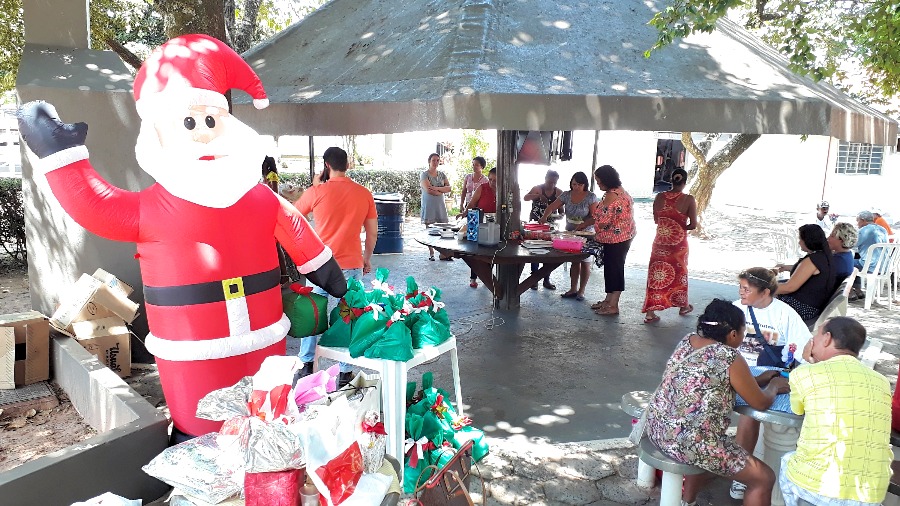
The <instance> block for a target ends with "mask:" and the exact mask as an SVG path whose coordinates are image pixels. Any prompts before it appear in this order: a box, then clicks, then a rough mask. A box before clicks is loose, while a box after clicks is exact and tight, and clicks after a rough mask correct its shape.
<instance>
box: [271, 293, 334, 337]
mask: <svg viewBox="0 0 900 506" xmlns="http://www.w3.org/2000/svg"><path fill="white" fill-rule="evenodd" d="M281 303H282V306H283V307H284V314H285V315H287V317H288V319H289V320H290V321H291V330H289V331H288V334H290V335H291V336H292V337H308V336H316V335H319V334H321V333H322V332H325V331H326V330H328V298H327V297H324V296H322V295H319V294H317V293H313V289H312V287H311V286H303V285H301V284H300V283H292V284H291V286H290V287H289V288H288V289H285V290H282V292H281Z"/></svg>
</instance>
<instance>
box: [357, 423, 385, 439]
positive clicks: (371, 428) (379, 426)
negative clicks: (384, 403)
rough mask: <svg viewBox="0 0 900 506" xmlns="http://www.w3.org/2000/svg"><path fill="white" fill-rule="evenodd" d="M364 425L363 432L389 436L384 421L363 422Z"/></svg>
mask: <svg viewBox="0 0 900 506" xmlns="http://www.w3.org/2000/svg"><path fill="white" fill-rule="evenodd" d="M362 426H363V432H367V433H370V434H380V435H382V436H387V432H385V431H384V422H376V423H368V422H363V424H362Z"/></svg>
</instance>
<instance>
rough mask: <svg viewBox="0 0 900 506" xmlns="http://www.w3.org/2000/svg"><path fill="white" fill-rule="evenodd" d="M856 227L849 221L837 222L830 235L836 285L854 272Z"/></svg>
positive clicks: (829, 241) (829, 243) (829, 240)
mask: <svg viewBox="0 0 900 506" xmlns="http://www.w3.org/2000/svg"><path fill="white" fill-rule="evenodd" d="M857 237H858V235H857V233H856V227H854V226H853V225H851V224H849V223H845V222H840V223H835V225H834V228H833V229H832V230H831V235H829V236H828V246H829V247H830V248H831V253H832V257H833V258H834V273H835V280H834V281H835V285H840V284H841V283H843V282H844V280H845V279H847V276H849V275H850V274H852V273H853V251H852V249H853V247H854V246H856V239H857Z"/></svg>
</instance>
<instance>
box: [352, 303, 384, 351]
mask: <svg viewBox="0 0 900 506" xmlns="http://www.w3.org/2000/svg"><path fill="white" fill-rule="evenodd" d="M351 311H353V312H354V314H356V315H357V317H356V320H354V321H353V325H352V327H351V328H350V346H349V349H350V356H351V357H353V358H356V357H361V356H363V355H364V354H365V352H366V350H367V349H369V347H370V346H372V345H373V344H375V343H376V342H377V341H378V340H379V339H381V336H382V334H384V331H385V330H387V327H386V326H385V325H386V324H387V322H388V319H387V316H385V314H384V310H383V309H382V308H381V306H379V305H378V304H375V303H370V304H369V305H368V306H366V307H364V308H363V309H354V308H351Z"/></svg>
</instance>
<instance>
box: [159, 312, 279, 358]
mask: <svg viewBox="0 0 900 506" xmlns="http://www.w3.org/2000/svg"><path fill="white" fill-rule="evenodd" d="M290 328H291V321H290V320H288V317H287V315H281V319H280V320H278V321H277V322H276V323H273V324H272V325H269V326H268V327H264V328H261V329H257V330H252V331H250V332H248V333H245V334H240V335H236V336H230V337H221V338H218V339H207V340H204V341H171V340H168V339H162V338H159V337H156V336H154V335H153V334H147V340H146V341H145V342H144V344H145V345H146V346H147V351H149V352H150V353H152V354H153V355H154V356H156V357H159V358H161V359H163V360H171V361H173V362H186V361H189V360H215V359H217V358H227V357H235V356H238V355H244V354H247V353H250V352H254V351H257V350H261V349H263V348H265V347H267V346H271V345H273V344H275V343H277V342H279V341H281V340H282V339H284V337H285V336H287V333H288V330H289V329H290Z"/></svg>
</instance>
